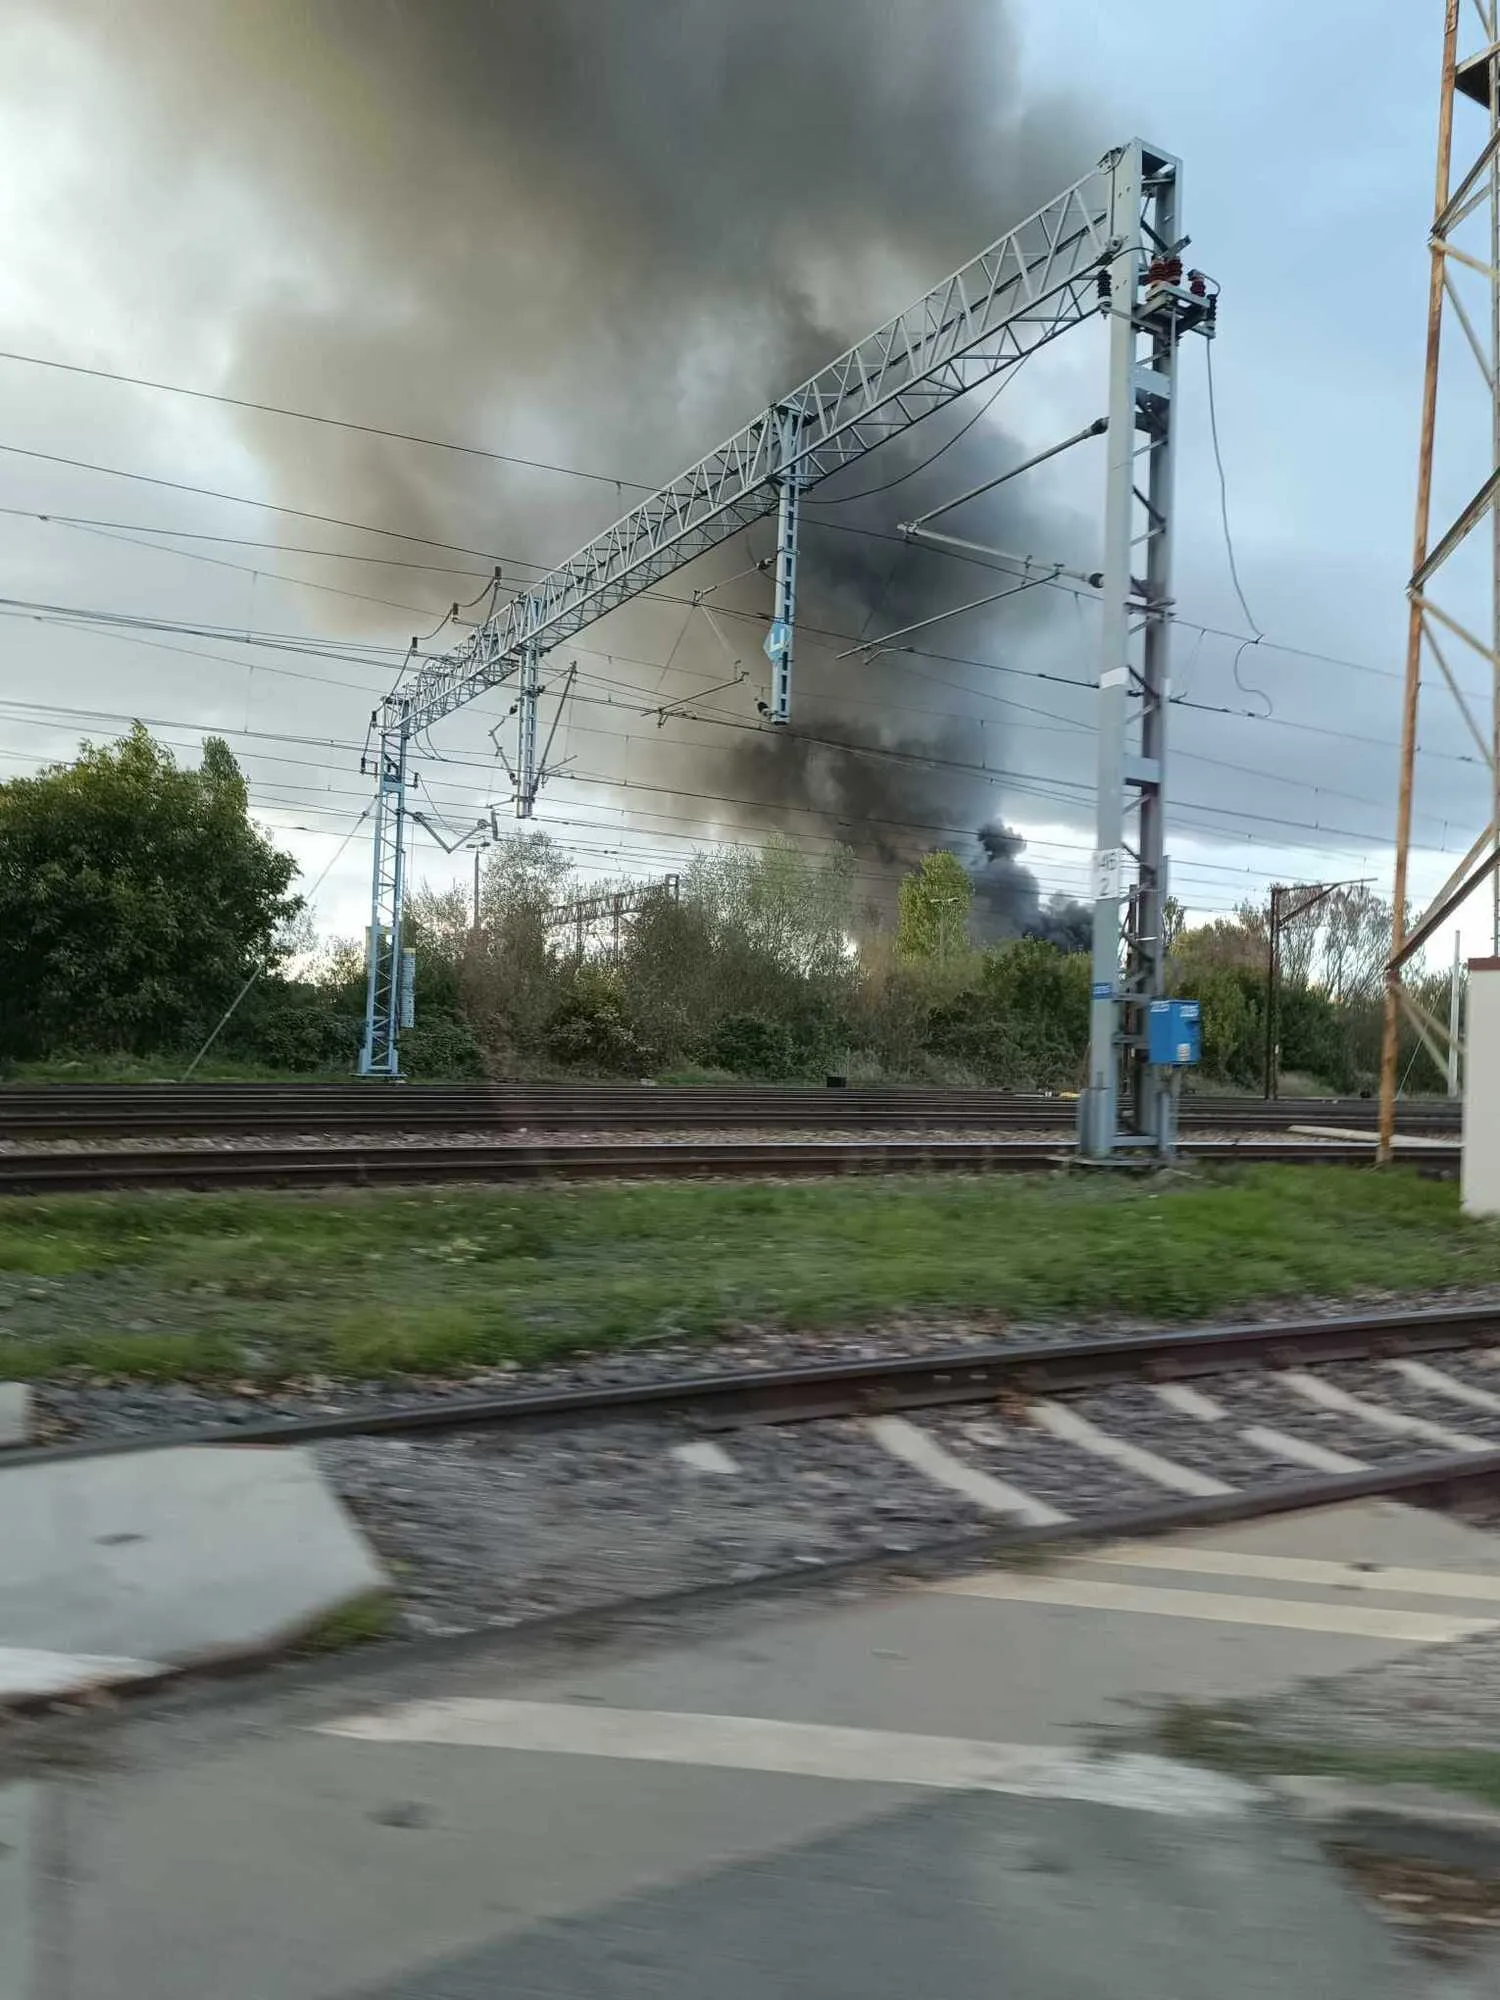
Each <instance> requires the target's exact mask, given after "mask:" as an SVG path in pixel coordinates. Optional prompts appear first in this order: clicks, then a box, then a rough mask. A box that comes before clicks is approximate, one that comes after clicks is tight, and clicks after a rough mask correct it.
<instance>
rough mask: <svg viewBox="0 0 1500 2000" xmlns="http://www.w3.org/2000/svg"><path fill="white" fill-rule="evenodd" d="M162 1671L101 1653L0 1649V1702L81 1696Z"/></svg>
mask: <svg viewBox="0 0 1500 2000" xmlns="http://www.w3.org/2000/svg"><path fill="white" fill-rule="evenodd" d="M165 1671H166V1669H165V1668H164V1667H163V1666H162V1665H161V1664H160V1663H159V1662H158V1661H156V1660H121V1659H115V1658H113V1657H111V1656H109V1655H107V1654H102V1653H49V1652H45V1651H42V1650H40V1649H38V1648H36V1647H33V1646H0V1701H4V1700H5V1699H6V1697H7V1696H17V1695H50V1694H57V1695H63V1694H81V1693H83V1692H85V1691H86V1690H87V1689H89V1688H96V1687H108V1686H109V1684H110V1683H111V1682H112V1681H139V1680H149V1679H150V1677H151V1676H152V1675H153V1674H160V1673H164V1672H165Z"/></svg>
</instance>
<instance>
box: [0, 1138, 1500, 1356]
mask: <svg viewBox="0 0 1500 2000" xmlns="http://www.w3.org/2000/svg"><path fill="white" fill-rule="evenodd" d="M1497 1282H1500V1226H1495V1225H1491V1224H1487V1223H1478V1222H1471V1221H1468V1220H1466V1219H1465V1218H1464V1217H1463V1216H1462V1215H1461V1213H1460V1211H1459V1206H1458V1196H1457V1191H1456V1189H1455V1188H1454V1187H1453V1185H1452V1184H1451V1183H1447V1182H1437V1181H1426V1180H1422V1179H1419V1178H1418V1177H1417V1176H1416V1175H1415V1174H1414V1173H1409V1172H1404V1171H1397V1172H1392V1173H1387V1174H1376V1173H1357V1172H1352V1171H1350V1170H1348V1169H1339V1168H1322V1169H1319V1168H1306V1167H1256V1168H1244V1169H1238V1170H1234V1169H1222V1170H1217V1171H1215V1172H1213V1173H1209V1174H1200V1175H1196V1176H1195V1175H1188V1174H1182V1175H1174V1176H1172V1177H1171V1178H1169V1179H1161V1180H1157V1181H1151V1182H1147V1181H1137V1180H1129V1181H1125V1180H1115V1179H1113V1178H1109V1179H1105V1178H1102V1177H1101V1178H1099V1179H1093V1178H1084V1177H1076V1178H1069V1179H1046V1180H1043V1179H1025V1180H1022V1179H999V1178H995V1179H983V1178H969V1177H962V1178H959V1177H947V1176H936V1177H932V1178H921V1179H919V1178H911V1179H900V1180H882V1181H848V1182H809V1183H805V1184H802V1185H784V1186H767V1185H765V1184H764V1183H760V1184H752V1185H729V1184H708V1185H703V1184H695V1183H691V1182H683V1183H654V1184H652V1183H647V1184H635V1185H631V1184H613V1185H609V1186H597V1187H583V1188H568V1187H540V1188H526V1189H519V1190H512V1189H497V1190H493V1191H485V1190H473V1189H453V1190H435V1191H431V1192H412V1193H392V1192H379V1193H338V1194H329V1195H326V1196H320V1197H314V1196H309V1195H306V1194H285V1195H282V1194H242V1195H181V1196H179V1195H148V1196H127V1195H118V1196H104V1195H100V1196H79V1197H72V1198H68V1199H58V1200H39V1201H30V1200H23V1201H12V1202H9V1203H5V1204H0V1378H3V1377H5V1376H12V1377H20V1376H31V1377H38V1376H45V1375H47V1374H49V1373H52V1372H55V1371H58V1370H61V1369H66V1368H70V1367H77V1366H87V1367H91V1368H93V1369H95V1370H97V1371H99V1372H102V1373H106V1374H111V1375H114V1374H119V1375H125V1374H131V1375H139V1376H146V1377H153V1378H164V1377H172V1376H177V1375H190V1374H200V1375H203V1376H209V1377H218V1378H224V1377H227V1376H239V1375H244V1374H246V1373H251V1372H258V1373H263V1374H266V1375H270V1376H273V1377H274V1376H285V1375H289V1374H299V1373H305V1372H308V1371H321V1372H327V1373H333V1374H342V1375H362V1376H368V1375H380V1374H388V1373H401V1372H410V1371H426V1372H434V1373H437V1372H457V1371H463V1370H466V1369H470V1368H473V1367H476V1366H480V1365H483V1364H487V1363H494V1362H499V1361H504V1360H510V1359H513V1360H518V1361H528V1360H536V1359H541V1358H544V1357H547V1356H551V1355H558V1354H566V1353H569V1352H574V1351H578V1350H581V1349H586V1348H597V1347H608V1346H620V1345H632V1344H642V1343H647V1342H653V1341H662V1340H669V1339H670V1340H684V1339H687V1340H700V1339H701V1340H707V1339H710V1338H712V1337H713V1336H714V1335H716V1334H720V1333H723V1332H726V1331H734V1330H737V1329H743V1328H745V1327H747V1326H764V1325H781V1326H792V1327H823V1326H837V1325H849V1324H854V1325H861V1324H869V1323H870V1322H872V1321H876V1320H880V1319H890V1318H892V1317H893V1316H895V1315H898V1314H913V1313H915V1314H926V1315H935V1314H946V1313H955V1314H964V1315H968V1316H970V1317H971V1318H973V1317H975V1316H978V1315H983V1316H984V1317H985V1319H986V1320H987V1321H991V1322H993V1323H996V1324H998V1323H999V1321H1000V1320H1002V1319H1005V1318H1016V1317H1027V1318H1043V1317H1048V1316H1053V1317H1056V1316H1067V1317H1070V1318H1073V1317H1107V1316H1110V1315H1114V1314H1125V1315H1133V1316H1135V1315H1141V1316H1148V1317H1150V1318H1152V1319H1165V1318H1172V1317H1178V1318H1195V1317H1204V1316H1209V1315H1213V1314H1216V1313H1222V1312H1224V1311H1227V1310H1230V1309H1233V1308H1236V1307H1240V1306H1244V1305H1247V1304H1249V1303H1251V1302H1254V1301H1263V1300H1270V1299H1277V1298H1292V1297H1297V1296H1299V1295H1307V1294H1316V1295H1319V1296H1321V1297H1325V1298H1336V1297H1341V1296H1345V1297H1347V1296H1349V1295H1351V1294H1353V1293H1356V1292H1359V1291H1362V1290H1363V1291H1381V1292H1391V1293H1399V1292H1402V1291H1415V1290H1421V1289H1429V1288H1436V1287H1441V1286H1452V1285H1470V1286H1477V1285H1483V1284H1492V1283H1497Z"/></svg>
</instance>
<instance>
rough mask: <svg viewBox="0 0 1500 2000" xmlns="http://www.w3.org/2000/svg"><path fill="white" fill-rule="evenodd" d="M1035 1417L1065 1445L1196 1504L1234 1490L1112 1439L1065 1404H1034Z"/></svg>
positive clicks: (1188, 1469) (1136, 1447) (1201, 1473)
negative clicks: (1185, 1495) (1109, 1463)
mask: <svg viewBox="0 0 1500 2000" xmlns="http://www.w3.org/2000/svg"><path fill="white" fill-rule="evenodd" d="M1031 1410H1032V1415H1033V1416H1034V1417H1035V1418H1036V1419H1037V1422H1038V1423H1040V1424H1041V1425H1042V1427H1043V1429H1045V1430H1049V1431H1050V1432H1051V1433H1052V1435H1053V1437H1055V1438H1061V1439H1062V1440H1063V1442H1064V1443H1065V1444H1076V1445H1077V1446H1078V1448H1079V1450H1080V1451H1087V1452H1091V1453H1092V1454H1093V1456H1094V1457H1095V1458H1107V1459H1109V1460H1110V1461H1111V1462H1112V1463H1113V1464H1115V1465H1123V1466H1124V1467H1126V1469H1127V1470H1128V1471H1131V1472H1135V1473H1139V1474H1140V1476H1141V1477H1142V1478H1143V1479H1153V1480H1155V1482H1156V1484H1157V1485H1158V1486H1167V1487H1170V1488H1171V1490H1172V1491H1173V1492H1174V1493H1189V1494H1191V1495H1192V1496H1193V1498H1194V1499H1195V1500H1207V1499H1209V1498H1210V1497H1211V1496H1212V1495H1214V1494H1216V1493H1232V1492H1233V1491H1234V1488H1233V1487H1232V1486H1226V1485H1225V1484H1224V1482H1223V1480H1222V1479H1211V1478H1210V1477H1209V1476H1208V1474H1207V1473H1205V1472H1194V1471H1192V1470H1191V1469H1190V1468H1189V1467H1188V1466H1186V1465H1178V1464H1176V1463H1175V1462H1174V1461H1173V1460H1172V1459H1170V1458H1161V1457H1159V1456H1158V1455H1157V1453H1156V1452H1154V1451H1146V1450H1144V1449H1143V1448H1142V1447H1141V1446H1140V1445H1138V1444H1128V1443H1127V1442H1126V1441H1125V1439H1124V1438H1117V1437H1112V1436H1111V1435H1110V1433H1109V1432H1108V1431H1102V1430H1100V1428H1099V1426H1098V1425H1097V1424H1091V1423H1090V1422H1089V1420H1088V1418H1087V1417H1081V1416H1079V1414H1078V1412H1077V1411H1076V1410H1070V1409H1069V1408H1068V1406H1067V1404H1066V1403H1054V1402H1051V1401H1050V1400H1043V1401H1042V1402H1039V1403H1033V1404H1032V1406H1031Z"/></svg>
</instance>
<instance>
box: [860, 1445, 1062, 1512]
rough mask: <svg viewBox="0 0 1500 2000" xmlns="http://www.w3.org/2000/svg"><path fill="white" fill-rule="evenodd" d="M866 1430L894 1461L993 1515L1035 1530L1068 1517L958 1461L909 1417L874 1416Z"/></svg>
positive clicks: (999, 1480)
mask: <svg viewBox="0 0 1500 2000" xmlns="http://www.w3.org/2000/svg"><path fill="white" fill-rule="evenodd" d="M865 1428H866V1429H867V1430H868V1431H869V1433H870V1436H871V1437H872V1438H874V1439H875V1441H876V1443H877V1444H880V1445H883V1446H884V1447H885V1449H886V1450H887V1451H888V1452H889V1453H890V1454H891V1456H892V1458H899V1459H900V1460H901V1462H902V1464H903V1465H909V1466H911V1468H912V1470H913V1471H915V1472H923V1473H925V1474H926V1475H927V1477H928V1478H929V1479H930V1480H932V1481H933V1482H934V1484H935V1485H938V1486H946V1487H947V1488H948V1490H949V1491H950V1492H951V1493H962V1494H963V1495H964V1497H965V1498H966V1499H968V1500H972V1501H973V1502H974V1504H975V1505H976V1506H978V1507H983V1508H986V1509H987V1510H988V1511H989V1512H990V1513H991V1514H1007V1515H1009V1516H1010V1517H1011V1519H1012V1520H1016V1521H1024V1522H1025V1523H1026V1524H1027V1526H1028V1527H1033V1528H1055V1527H1056V1526H1057V1524H1058V1522H1059V1521H1066V1520H1067V1518H1068V1517H1067V1515H1066V1514H1060V1513H1059V1512H1058V1511H1057V1509H1056V1508H1055V1507H1049V1506H1048V1505H1047V1503H1046V1501H1045V1500H1034V1499H1033V1498H1032V1496H1031V1495H1030V1494H1029V1493H1023V1492H1022V1491H1021V1489H1020V1487H1019V1486H1011V1485H1009V1484H1008V1483H1007V1482H1006V1481H1005V1480H1003V1479H992V1478H991V1477H990V1475H989V1473H987V1472H983V1471H981V1470H980V1468H979V1467H978V1466H977V1465H969V1464H968V1463H966V1461H965V1460H963V1459H961V1458H956V1457H955V1456H954V1454H953V1453H952V1452H951V1451H945V1450H944V1449H943V1447H942V1445H940V1444H939V1443H938V1441H937V1439H936V1438H935V1437H933V1436H931V1435H930V1433H929V1432H927V1431H924V1430H921V1429H919V1428H918V1426H917V1425H916V1424H912V1423H908V1422H907V1421H906V1419H905V1417H871V1418H870V1420H869V1422H868V1423H867V1424H866V1426H865Z"/></svg>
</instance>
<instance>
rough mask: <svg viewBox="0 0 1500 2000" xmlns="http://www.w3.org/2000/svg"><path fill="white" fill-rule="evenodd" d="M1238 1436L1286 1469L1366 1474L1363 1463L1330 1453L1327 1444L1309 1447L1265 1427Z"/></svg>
mask: <svg viewBox="0 0 1500 2000" xmlns="http://www.w3.org/2000/svg"><path fill="white" fill-rule="evenodd" d="M1240 1436H1241V1437H1242V1438H1243V1439H1244V1440H1245V1442H1246V1444H1249V1445H1254V1447H1255V1449H1256V1450H1257V1451H1263V1452H1264V1453H1265V1454H1266V1457H1267V1458H1279V1459H1280V1460H1281V1461H1282V1463H1283V1464H1285V1465H1301V1466H1305V1467H1306V1468H1307V1470H1308V1471H1309V1472H1334V1473H1345V1472H1368V1471H1369V1469H1370V1468H1369V1466H1368V1465H1366V1464H1365V1462H1364V1460H1363V1459H1359V1458H1350V1457H1348V1456H1347V1454H1346V1453H1344V1452H1342V1451H1330V1450H1329V1448H1328V1446H1327V1445H1326V1444H1310V1443H1309V1442H1308V1440H1307V1439H1306V1438H1299V1437H1293V1435H1292V1433H1291V1432H1290V1431H1276V1430H1271V1429H1269V1428H1268V1427H1267V1426H1266V1425H1265V1424H1251V1425H1250V1426H1249V1428H1248V1429H1247V1430H1242V1431H1241V1432H1240Z"/></svg>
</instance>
